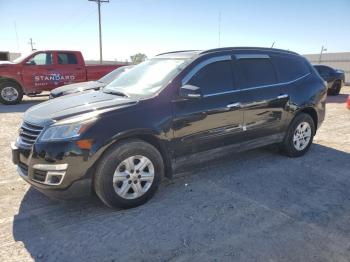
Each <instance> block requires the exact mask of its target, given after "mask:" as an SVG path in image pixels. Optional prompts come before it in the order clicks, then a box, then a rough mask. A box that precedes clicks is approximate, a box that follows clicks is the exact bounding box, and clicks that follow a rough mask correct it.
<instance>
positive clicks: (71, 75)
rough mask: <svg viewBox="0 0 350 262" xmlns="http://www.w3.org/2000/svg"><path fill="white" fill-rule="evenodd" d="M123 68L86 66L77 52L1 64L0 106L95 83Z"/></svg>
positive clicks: (45, 53)
mask: <svg viewBox="0 0 350 262" xmlns="http://www.w3.org/2000/svg"><path fill="white" fill-rule="evenodd" d="M120 66H123V65H85V62H84V59H83V56H82V54H81V52H79V51H64V50H46V51H37V52H34V53H32V54H30V55H29V56H26V57H23V58H19V59H17V60H15V61H14V62H13V63H11V62H0V102H1V103H3V104H6V105H12V104H17V103H19V102H20V101H21V100H22V97H23V95H24V94H26V95H32V96H33V95H37V94H39V93H41V92H42V91H50V90H51V89H54V88H56V87H59V86H62V85H68V84H72V83H77V82H85V81H90V80H97V79H99V78H101V77H102V76H104V75H106V74H107V73H109V72H111V71H112V70H114V69H116V68H118V67H120Z"/></svg>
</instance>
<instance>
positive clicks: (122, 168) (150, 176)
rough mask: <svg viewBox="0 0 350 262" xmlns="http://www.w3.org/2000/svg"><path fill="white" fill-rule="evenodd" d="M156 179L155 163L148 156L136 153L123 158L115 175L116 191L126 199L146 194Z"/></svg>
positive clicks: (114, 184) (114, 185)
mask: <svg viewBox="0 0 350 262" xmlns="http://www.w3.org/2000/svg"><path fill="white" fill-rule="evenodd" d="M153 180H154V165H153V163H152V162H151V160H149V159H148V158H147V157H145V156H142V155H135V156H131V157H128V158H127V159H125V160H123V161H122V162H121V163H120V164H119V165H118V167H117V168H116V170H115V172H114V175H113V187H114V191H115V192H116V193H117V194H118V195H119V196H120V197H122V198H124V199H136V198H138V197H140V196H142V195H143V194H145V193H146V192H147V191H148V190H149V189H150V187H151V185H152V183H153Z"/></svg>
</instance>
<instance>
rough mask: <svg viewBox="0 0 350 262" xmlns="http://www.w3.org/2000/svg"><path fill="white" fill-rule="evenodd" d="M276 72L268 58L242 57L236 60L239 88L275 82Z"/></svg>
mask: <svg viewBox="0 0 350 262" xmlns="http://www.w3.org/2000/svg"><path fill="white" fill-rule="evenodd" d="M276 82H277V79H276V73H275V70H274V68H273V65H272V62H271V60H270V59H268V58H244V59H239V60H238V62H237V83H238V85H239V87H240V88H241V89H243V88H252V87H258V86H263V85H272V84H276Z"/></svg>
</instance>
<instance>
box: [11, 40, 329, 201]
mask: <svg viewBox="0 0 350 262" xmlns="http://www.w3.org/2000/svg"><path fill="white" fill-rule="evenodd" d="M326 91H327V87H326V85H325V83H324V81H323V79H321V77H320V76H319V74H318V73H317V72H316V70H315V69H314V68H313V67H312V66H311V64H310V63H309V62H307V60H306V59H305V58H303V57H302V56H300V55H298V54H296V53H294V52H290V51H285V50H278V49H270V48H246V47H242V48H238V47H237V48H219V49H212V50H207V51H180V52H170V53H164V54H160V55H158V56H156V57H154V58H152V59H149V60H147V61H145V62H143V63H141V64H139V65H137V66H135V67H134V68H132V69H130V70H129V71H127V72H125V73H124V74H122V75H121V76H120V77H119V78H117V79H116V80H114V81H113V82H112V83H111V84H109V85H107V86H106V87H105V88H103V89H101V90H99V91H91V92H82V93H79V94H73V95H69V96H67V97H65V98H62V99H52V100H49V101H46V102H44V103H41V104H39V105H36V106H33V107H31V108H30V109H29V110H28V111H26V113H25V114H24V117H23V123H22V126H21V128H20V132H19V137H18V139H17V140H16V142H15V143H14V144H12V159H13V162H14V163H15V164H16V165H17V166H18V172H19V174H20V176H21V177H22V178H23V179H24V180H25V181H27V182H28V183H30V184H31V185H32V186H33V187H35V188H37V189H38V190H40V191H42V192H44V193H46V194H49V195H53V196H56V197H59V196H61V197H68V196H70V195H73V196H76V195H77V194H80V193H82V192H84V191H83V190H84V189H86V190H87V191H90V190H91V189H92V190H94V191H95V192H96V193H97V195H98V197H99V198H100V199H101V200H102V201H103V202H104V203H105V204H106V205H108V206H110V207H122V208H128V207H134V206H137V205H140V204H143V203H145V202H146V201H147V200H149V199H150V198H151V197H152V196H153V194H154V193H155V192H156V190H157V188H158V186H159V183H160V181H161V179H162V177H163V176H167V177H171V176H172V174H173V170H174V166H173V163H174V161H175V162H176V161H177V160H181V159H184V158H186V159H188V157H189V155H193V154H196V153H198V152H201V151H208V150H213V149H215V150H218V148H221V149H224V150H225V151H226V150H228V148H230V150H231V151H230V152H232V150H233V151H234V150H237V151H242V150H248V149H252V148H256V147H261V146H265V145H268V144H277V145H279V147H280V148H281V152H284V154H286V155H287V156H290V157H299V156H302V155H303V154H305V153H306V152H307V151H308V149H309V148H310V146H311V144H312V141H313V137H314V135H315V133H316V130H317V129H318V128H319V127H320V125H321V123H322V122H323V120H324V117H325V101H326V96H327V93H326ZM214 152H216V151H214ZM232 157H233V158H234V156H233V155H232ZM164 196H166V195H165V194H164Z"/></svg>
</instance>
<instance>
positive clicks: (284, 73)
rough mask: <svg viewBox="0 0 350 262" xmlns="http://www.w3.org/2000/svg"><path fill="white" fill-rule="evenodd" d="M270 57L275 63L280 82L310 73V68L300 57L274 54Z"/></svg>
mask: <svg viewBox="0 0 350 262" xmlns="http://www.w3.org/2000/svg"><path fill="white" fill-rule="evenodd" d="M272 59H273V61H274V63H275V65H276V68H277V71H278V75H279V78H280V82H288V81H293V80H295V79H297V78H299V77H302V76H304V75H307V74H308V73H310V68H309V66H308V64H307V62H306V61H305V60H304V58H302V57H297V56H295V57H294V56H274V57H273V58H272Z"/></svg>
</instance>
